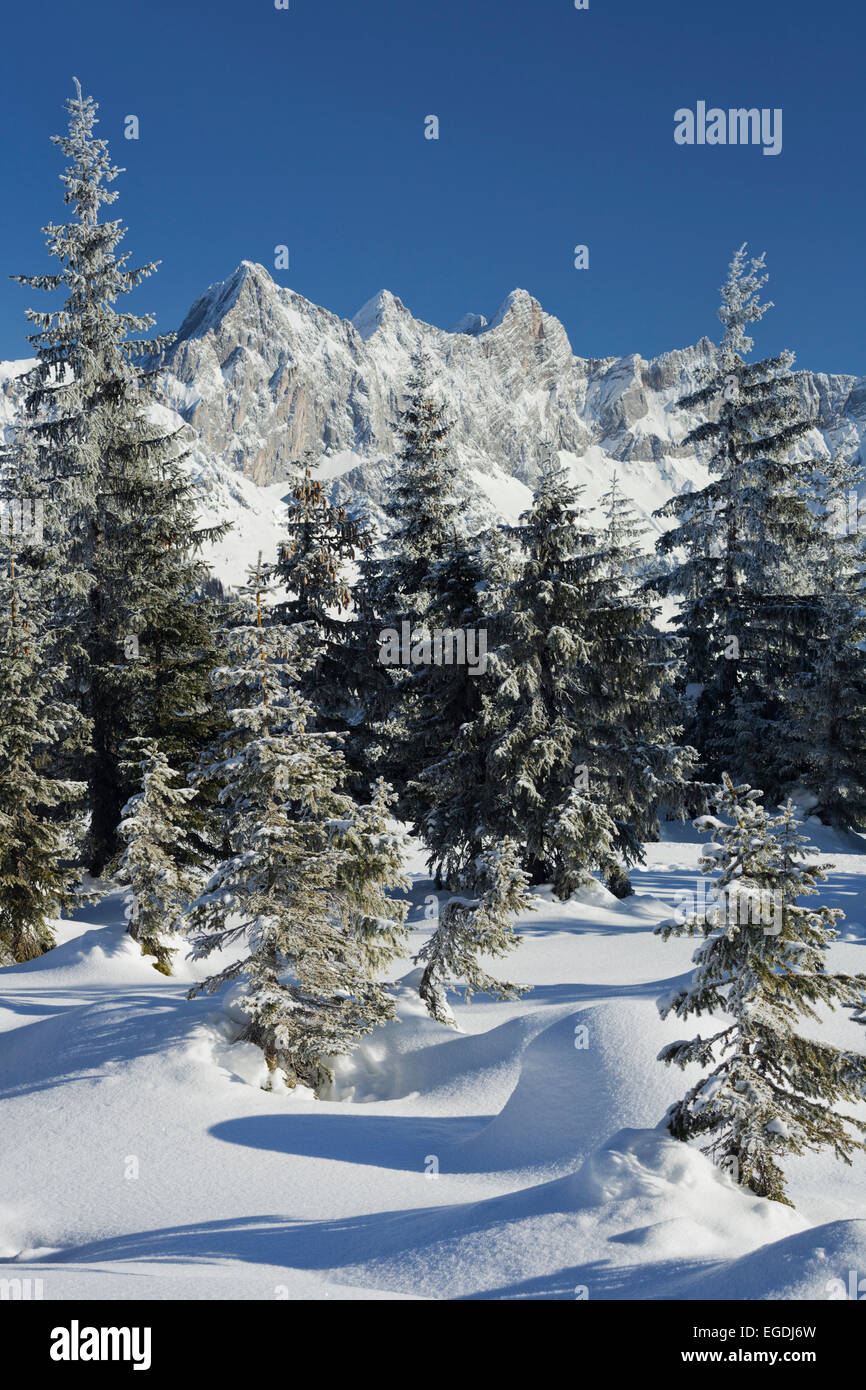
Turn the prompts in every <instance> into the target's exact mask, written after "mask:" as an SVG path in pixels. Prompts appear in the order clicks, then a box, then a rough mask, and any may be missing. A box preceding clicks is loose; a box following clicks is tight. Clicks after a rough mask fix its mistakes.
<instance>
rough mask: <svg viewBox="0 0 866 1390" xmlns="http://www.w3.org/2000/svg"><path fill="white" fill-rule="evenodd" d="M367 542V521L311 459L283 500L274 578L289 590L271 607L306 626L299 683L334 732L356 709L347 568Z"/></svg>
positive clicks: (350, 719) (353, 716)
mask: <svg viewBox="0 0 866 1390" xmlns="http://www.w3.org/2000/svg"><path fill="white" fill-rule="evenodd" d="M371 543H372V542H371V537H370V534H369V528H368V526H367V524H366V522H365V521H363V520H362V519H359V518H356V517H351V516H349V515H348V514H347V512H346V508H345V507H343V506H340V505H338V504H337V503H334V502H332V501H331V499H330V498H329V496H328V494H327V492H326V490H325V489H324V488H323V486H322V482H321V480H320V479H319V478H316V477H314V473H313V465H312V462H311V460H310V459H309V458H308V459H307V460H306V462H305V465H304V468H303V472H302V473H299V474H298V476H296V478H295V479H294V481H293V483H292V487H291V489H290V491H289V496H288V499H287V507H286V519H285V537H284V539H283V540H282V541H281V543H280V546H279V551H278V557H277V563H276V565H275V567H274V578H275V580H276V582H277V583H279V584H280V585H281V586H282V587H283V588H284V589H285V590H287V592H288V597H287V598H286V599H284V600H283V601H282V602H281V603H278V604H277V605H276V607H275V613H276V616H277V617H278V618H279V619H280V621H282V622H284V623H287V624H288V625H289V626H294V627H296V628H299V629H300V627H301V626H302V627H303V628H304V630H305V633H306V638H305V640H306V641H308V642H309V644H310V651H311V654H312V657H313V660H312V661H311V664H310V667H309V669H308V671H307V672H306V673H305V675H304V677H303V682H302V686H301V690H302V693H303V694H305V695H306V696H307V697H308V698H310V699H311V701H312V703H313V704H314V707H315V708H316V710H317V718H318V719H319V721H320V724H321V727H323V728H327V729H331V730H333V731H335V732H339V733H345V732H346V730H347V729H348V728H349V727H350V725H351V724H352V723H353V722H354V721H355V720H356V719H357V717H358V712H359V710H358V692H357V690H356V689H354V686H355V681H354V679H353V675H354V672H353V665H352V661H351V658H350V650H351V637H352V633H351V623H352V610H353V595H352V584H351V579H352V576H351V573H350V568H351V566H352V565H353V564H354V563H355V562H356V561H358V560H359V559H360V558H361V557H362V556H365V555H367V554H368V552H369V550H370V548H371Z"/></svg>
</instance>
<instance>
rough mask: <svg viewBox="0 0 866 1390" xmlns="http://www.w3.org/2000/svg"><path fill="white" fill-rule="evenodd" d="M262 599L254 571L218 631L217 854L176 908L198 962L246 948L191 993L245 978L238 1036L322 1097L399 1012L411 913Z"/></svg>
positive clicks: (397, 857)
mask: <svg viewBox="0 0 866 1390" xmlns="http://www.w3.org/2000/svg"><path fill="white" fill-rule="evenodd" d="M266 598H267V590H266V586H265V583H264V580H263V578H262V575H261V572H260V571H257V572H254V573H253V574H252V575H251V580H250V586H249V589H248V592H247V594H246V600H247V604H248V614H247V616H246V619H245V620H240V621H237V622H236V623H235V624H234V625H233V626H232V627H231V628H230V629H228V630H227V631H225V632H224V633H223V634H222V640H223V643H224V646H225V650H226V665H225V666H223V667H221V668H219V669H218V670H217V671H216V672H215V673H214V682H215V685H216V687H217V689H218V690H222V691H226V692H229V693H230V694H231V697H232V706H233V707H232V709H231V719H232V725H233V727H232V729H231V731H230V732H228V733H226V734H225V735H223V736H222V737H221V738H220V739H219V740H218V741H217V743H216V745H215V747H214V749H213V751H212V754H211V756H210V758H209V759H204V760H203V762H202V767H201V771H200V774H199V775H200V776H201V777H203V778H206V779H210V780H212V781H215V782H217V783H218V784H219V785H220V788H221V790H220V802H221V806H222V808H223V816H224V822H225V830H224V840H225V845H226V857H225V858H224V860H223V862H222V863H220V864H219V866H218V868H217V870H216V872H215V874H214V875H213V877H212V878H211V880H210V882H209V883H208V884H207V886H206V888H205V889H204V891H203V892H202V893H201V894H200V895H199V897H198V898H197V899H196V901H195V902H194V903H193V904H192V906H191V907H190V909H189V911H188V913H187V924H188V926H189V928H190V929H191V930H192V931H193V932H194V933H195V946H194V955H195V956H196V957H198V958H200V959H201V958H205V957H207V956H208V955H210V954H211V953H212V952H213V951H214V950H216V949H223V948H225V947H235V948H237V947H238V946H241V950H240V954H239V955H238V957H237V958H236V959H235V960H234V961H233V962H232V963H231V964H230V965H228V966H226V967H225V968H224V969H223V970H221V971H220V972H219V973H218V974H217V975H214V976H212V977H211V978H210V979H208V980H206V981H205V982H204V983H203V984H201V985H200V986H198V987H197V988H196V989H195V990H193V991H192V993H193V994H197V993H200V992H201V991H205V992H212V991H214V990H217V989H219V988H220V987H221V986H222V985H224V984H226V983H227V982H230V981H233V980H236V979H238V978H239V977H240V978H243V979H244V980H245V982H246V989H245V991H244V993H243V994H242V996H241V997H240V999H239V1001H238V1002H239V1006H240V1008H241V1009H242V1010H243V1012H244V1013H245V1014H246V1016H247V1020H248V1022H247V1024H246V1026H245V1028H244V1029H243V1031H242V1033H241V1035H240V1036H241V1038H243V1039H244V1040H247V1041H251V1042H254V1043H256V1044H257V1045H258V1046H259V1047H261V1048H262V1051H263V1052H264V1054H265V1059H266V1061H267V1065H268V1070H269V1073H270V1074H271V1075H273V1073H275V1072H277V1071H280V1072H281V1073H282V1075H283V1077H284V1079H285V1081H286V1083H287V1084H288V1085H289V1086H294V1085H295V1084H297V1083H302V1084H304V1085H306V1086H310V1087H311V1088H312V1089H314V1090H316V1091H319V1090H320V1089H321V1088H322V1087H323V1086H324V1085H326V1084H327V1083H328V1081H329V1080H330V1079H331V1077H332V1072H331V1067H330V1064H329V1059H331V1058H333V1057H336V1056H339V1055H342V1054H346V1053H348V1052H350V1051H351V1050H352V1049H353V1048H354V1047H355V1045H356V1044H357V1042H358V1040H359V1038H360V1037H362V1036H363V1035H364V1034H365V1033H368V1032H370V1031H371V1030H372V1029H373V1028H375V1027H376V1026H377V1025H378V1024H380V1023H384V1022H386V1021H387V1020H389V1019H391V1018H393V1017H394V1005H393V1001H392V999H391V998H390V996H389V995H388V993H387V992H386V990H385V989H384V987H383V985H382V984H381V983H380V981H379V980H378V979H377V978H376V972H377V970H378V969H381V967H383V966H384V965H385V964H387V962H388V961H390V960H392V959H393V958H394V957H395V956H398V955H401V954H403V952H404V941H405V928H404V926H403V919H404V917H405V914H406V910H407V904H406V903H405V902H404V901H402V900H400V899H392V898H390V897H389V896H388V895H387V889H388V888H389V887H401V886H403V884H404V883H405V879H404V875H403V869H402V861H403V851H404V843H403V837H402V836H400V835H398V834H394V833H393V832H392V831H391V830H390V829H389V827H388V820H387V818H388V812H389V792H388V790H387V788H386V787H384V785H380V786H379V787H377V789H376V793H375V796H374V800H373V802H372V803H371V804H370V805H369V806H366V807H362V806H358V805H357V803H356V802H355V801H353V799H352V798H351V797H350V796H348V795H346V793H345V792H343V791H342V789H341V788H342V783H343V780H344V778H345V774H346V767H345V761H344V759H343V756H342V753H341V752H340V750H339V748H338V747H337V746H336V744H337V741H338V740H337V739H336V738H335V736H334V735H333V734H330V733H328V732H324V731H317V730H316V729H315V727H314V725H315V710H314V709H313V707H312V706H311V705H310V703H309V702H308V701H307V700H305V699H304V698H303V697H302V696H301V695H300V694H299V693H298V690H297V682H298V678H299V676H300V675H301V674H302V671H303V668H304V664H305V661H306V659H307V656H308V654H307V653H305V651H304V643H303V637H302V634H299V632H298V631H297V630H296V629H292V628H289V627H286V626H285V625H283V624H281V623H277V622H274V620H273V618H272V615H271V614H270V613H269V612H268V611H267V608H266ZM241 943H243V944H241ZM269 1084H270V1077H269Z"/></svg>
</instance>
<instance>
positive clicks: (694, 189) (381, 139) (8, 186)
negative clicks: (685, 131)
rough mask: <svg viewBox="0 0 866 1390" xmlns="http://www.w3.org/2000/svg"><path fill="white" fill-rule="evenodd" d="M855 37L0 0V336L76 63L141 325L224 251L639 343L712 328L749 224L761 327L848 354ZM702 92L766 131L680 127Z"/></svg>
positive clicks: (354, 294) (773, 6)
mask: <svg viewBox="0 0 866 1390" xmlns="http://www.w3.org/2000/svg"><path fill="white" fill-rule="evenodd" d="M864 50H866V8H864V6H863V3H862V0H821V3H814V0H812V2H811V3H805V0H726V2H725V3H718V2H717V3H712V0H711V2H710V3H707V0H656V2H655V3H654V2H653V0H590V8H589V10H587V11H577V10H575V8H574V4H573V0H291V8H290V9H289V10H288V11H278V10H276V9H275V8H274V5H273V0H198V3H195V4H189V3H183V0H181V3H176V0H145V3H144V4H118V3H117V2H116V0H111V3H109V0H78V2H77V3H75V4H69V3H59V0H44V2H43V3H38V4H29V5H28V4H24V3H23V0H19V2H18V3H17V4H16V3H14V0H13V3H12V4H10V5H8V6H7V7H6V8H5V13H4V18H3V45H2V55H0V106H2V114H3V132H4V139H3V148H2V154H0V162H2V175H3V221H2V234H0V271H2V279H0V335H2V336H0V357H3V358H8V357H21V356H25V355H28V352H29V349H28V348H27V345H26V343H25V341H24V335H25V332H26V324H25V321H24V309H25V307H26V306H27V304H28V303H31V302H33V301H34V295H33V294H32V293H31V292H30V291H27V290H23V289H21V288H20V287H19V286H16V285H14V284H12V283H11V282H10V281H8V280H6V278H5V276H6V274H7V273H13V272H17V271H22V272H23V271H27V272H32V271H39V270H44V269H48V268H49V260H48V257H47V255H46V253H45V252H44V251H43V249H42V238H41V234H40V230H39V229H40V228H41V227H42V225H43V224H44V223H45V222H46V221H48V220H49V219H50V218H55V219H57V220H61V219H62V216H63V206H62V201H61V197H60V194H61V186H60V184H59V183H58V182H57V174H58V172H59V169H60V167H61V157H60V155H59V152H58V151H56V150H55V148H54V147H53V146H52V145H51V144H50V143H49V136H50V135H51V134H52V133H55V132H57V131H59V130H60V129H62V128H63V124H64V120H65V116H64V113H63V110H62V103H63V100H64V98H65V97H66V96H67V95H68V94H69V93H70V91H71V78H72V74H73V73H75V74H77V76H78V77H79V78H80V79H81V81H82V83H83V85H84V87H85V90H86V91H87V92H89V93H91V94H92V95H93V96H94V97H95V98H96V99H97V101H98V102H99V103H100V115H101V125H100V127H99V133H100V134H102V135H103V136H105V137H106V138H107V139H109V141H110V142H111V146H112V151H113V154H114V156H115V159H116V162H117V163H119V164H122V165H124V166H125V167H126V169H127V172H126V174H124V175H123V176H122V177H121V179H120V180H119V184H118V186H119V188H120V192H121V197H120V200H119V202H118V203H117V205H116V207H117V209H118V214H119V215H121V216H123V218H124V220H125V221H126V222H127V224H128V225H129V226H130V229H131V231H130V236H129V238H128V239H127V243H126V244H127V246H129V247H130V249H131V250H132V251H133V253H134V255H135V256H136V257H137V258H140V259H150V258H159V259H161V260H162V262H163V264H162V268H161V270H160V273H159V275H158V276H157V277H156V278H155V279H153V280H151V281H149V282H148V283H147V285H146V286H145V287H144V288H143V289H142V290H141V291H139V293H138V294H137V295H136V303H135V305H134V306H131V307H135V308H136V309H142V310H143V309H146V308H150V309H153V310H154V311H155V312H156V313H157V315H158V319H159V328H160V330H162V331H167V330H169V329H172V328H175V327H177V326H178V325H179V323H180V321H181V319H182V317H183V315H184V313H185V312H186V310H187V308H188V307H189V304H190V303H191V301H192V300H193V298H194V297H195V296H196V295H197V294H198V293H199V292H200V291H201V290H202V289H203V288H205V287H206V286H207V285H208V284H210V283H212V282H214V281H216V280H220V279H223V278H225V277H226V276H227V275H229V274H230V273H231V271H232V270H233V269H234V268H235V266H236V265H237V264H238V262H239V261H241V260H242V259H245V258H246V259H250V260H258V261H261V262H262V263H263V264H265V265H266V266H268V268H269V269H271V270H272V273H273V274H274V275H275V278H276V279H278V280H279V281H280V282H281V283H283V284H288V285H291V287H292V288H293V289H296V290H298V291H299V292H300V293H302V294H304V295H306V296H308V298H310V299H312V300H314V301H316V302H317V303H320V304H323V305H325V306H326V307H327V308H329V309H332V310H334V311H335V312H337V313H339V314H342V315H344V316H346V317H351V315H352V314H353V313H354V312H355V311H356V310H357V309H358V308H359V307H360V306H361V304H362V303H363V302H364V301H365V300H366V299H368V298H369V297H370V296H371V295H373V294H374V293H375V292H376V291H377V290H379V289H381V288H383V287H387V288H388V289H390V290H393V292H394V293H395V294H397V295H399V296H400V298H402V299H403V300H404V301H405V303H406V304H407V305H408V306H409V308H410V309H411V310H412V311H413V313H415V314H416V315H417V316H419V317H422V318H424V319H426V320H428V321H429V322H432V323H435V324H438V325H440V326H441V327H450V326H451V324H453V323H454V321H455V320H456V319H458V318H459V317H460V316H461V315H462V314H463V313H465V312H466V311H468V310H472V311H475V312H480V313H484V314H487V315H488V316H490V315H491V314H492V313H493V312H494V311H495V309H496V308H497V306H498V305H499V303H500V302H501V301H502V299H504V297H505V295H506V294H507V293H508V291H509V290H511V289H513V288H515V287H517V286H521V287H523V288H525V289H528V290H529V291H530V292H531V293H532V294H534V295H535V296H536V297H537V298H538V299H540V300H541V302H542V304H543V305H544V307H545V308H546V309H547V310H548V311H549V312H551V313H553V314H556V315H557V316H558V317H559V318H560V319H562V321H563V322H564V324H565V326H566V328H567V330H568V332H569V335H570V338H571V341H572V346H573V348H574V350H575V352H577V353H580V354H582V355H585V356H605V355H608V354H620V353H626V352H634V351H638V352H641V353H643V354H644V355H647V356H649V355H652V354H653V353H656V352H658V351H661V350H663V349H665V348H668V347H676V346H683V345H685V344H687V343H690V342H693V341H695V340H696V339H697V338H698V337H699V336H700V335H701V334H703V333H708V334H709V335H710V336H713V337H717V336H718V321H717V319H716V313H715V311H716V306H717V294H716V289H717V286H718V285H719V284H720V283H721V280H722V279H723V277H724V271H725V266H726V264H727V262H728V260H729V259H730V253H731V252H732V250H733V249H734V248H735V247H736V246H737V245H738V244H739V243H740V242H741V241H745V240H747V241H748V242H749V243H750V246H751V248H752V249H753V250H754V251H760V250H765V251H766V252H767V259H768V267H769V269H770V272H771V276H772V279H771V284H770V287H769V293H771V294H772V297H773V298H774V300H775V301H776V304H777V308H776V309H775V310H774V311H773V312H772V313H771V314H770V315H769V316H768V318H767V319H766V321H765V325H764V326H763V327H762V330H761V336H760V338H759V342H758V346H759V348H760V349H762V350H767V351H770V350H775V349H777V348H779V347H781V346H784V345H788V346H790V347H792V348H793V349H794V350H795V351H796V352H797V356H798V361H799V363H800V365H802V366H807V367H812V368H815V369H819V370H826V371H838V372H853V373H858V374H860V373H864V372H866V343H864V336H863V326H864V317H866V316H864V307H866V306H864V298H866V275H864V266H863V259H864V228H866V170H864V153H866V84H864V76H863V54H864ZM698 100H705V101H706V102H707V103H708V105H710V106H713V105H717V106H720V107H723V108H728V107H732V106H734V107H736V106H747V107H751V106H757V107H769V108H775V107H781V108H782V109H783V111H784V125H783V133H784V144H783V150H782V153H781V154H780V155H779V156H778V157H769V156H765V155H763V154H762V152H761V149H760V148H752V147H748V148H740V147H725V148H720V147H717V148H713V147H709V146H704V147H703V148H701V147H694V148H683V147H678V146H677V145H675V143H674V139H673V130H674V119H673V117H674V111H675V109H676V108H678V107H685V106H691V107H692V108H694V106H695V104H696V102H697V101H698ZM129 114H135V115H137V116H138V117H139V119H140V123H141V138H140V139H139V141H138V142H134V141H126V140H125V139H124V138H123V118H124V117H125V116H126V115H129ZM430 114H436V115H438V117H439V119H440V123H441V127H440V139H439V141H438V142H434V141H428V140H425V139H424V118H425V116H427V115H430ZM280 243H285V244H287V245H288V246H289V248H290V253H291V268H290V270H289V271H280V272H275V271H273V257H274V246H275V245H277V244H280ZM577 243H585V244H587V245H588V246H589V248H590V269H589V270H588V271H577V270H575V269H574V268H573V247H574V246H575V245H576V244H577ZM37 298H38V296H37ZM40 307H44V306H40Z"/></svg>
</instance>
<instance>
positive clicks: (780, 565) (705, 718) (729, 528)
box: [652, 246, 813, 793]
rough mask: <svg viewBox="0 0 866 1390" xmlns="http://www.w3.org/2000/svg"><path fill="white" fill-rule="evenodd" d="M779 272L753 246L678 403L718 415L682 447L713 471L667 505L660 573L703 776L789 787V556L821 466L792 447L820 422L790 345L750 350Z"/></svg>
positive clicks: (805, 528) (736, 263) (802, 530)
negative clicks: (807, 463) (771, 353)
mask: <svg viewBox="0 0 866 1390" xmlns="http://www.w3.org/2000/svg"><path fill="white" fill-rule="evenodd" d="M767 278H768V277H767V275H766V273H765V270H764V257H763V256H760V257H758V258H752V259H751V260H749V261H747V257H746V248H745V246H742V247H740V249H739V251H737V253H736V255H735V256H734V259H733V261H732V263H731V266H730V270H729V273H728V278H727V281H726V283H725V284H724V286H723V287H722V290H721V295H722V304H721V308H720V309H719V318H720V319H721V321H722V323H723V324H724V330H725V331H724V334H723V336H722V340H721V344H720V346H719V348H718V349H717V351H716V353H715V354H714V356H713V359H712V361H711V362H710V363H709V364H708V365H706V366H705V367H703V368H702V369H701V370H700V372H699V384H698V388H697V389H696V390H695V391H693V392H690V393H689V394H688V395H686V396H684V397H683V398H682V399H681V400H680V402H679V405H680V407H681V408H682V409H686V410H691V411H695V410H697V411H699V412H701V413H702V414H704V415H706V417H707V418H706V419H705V420H704V422H703V423H701V424H698V425H697V426H695V427H694V428H693V429H692V430H690V431H689V433H688V434H687V435H686V438H685V439H684V441H683V446H684V447H688V446H690V445H701V446H704V447H705V448H706V449H707V450H708V452H709V461H708V467H709V471H710V474H711V481H710V482H709V483H708V485H707V486H706V487H704V488H702V489H698V490H687V491H685V492H682V493H680V494H679V495H677V496H676V497H673V498H671V499H670V501H669V502H667V503H666V504H665V505H664V506H663V507H661V508H660V509H659V511H658V512H657V513H656V514H657V515H658V516H662V517H667V518H671V519H673V520H674V521H676V523H677V525H676V526H675V527H674V528H673V529H671V530H669V531H666V532H665V533H664V534H663V535H662V536H661V537H660V538H659V541H658V549H659V552H660V555H661V556H662V557H666V558H667V557H670V558H671V559H672V560H673V563H672V565H671V566H670V567H669V568H668V569H667V571H666V573H664V574H663V575H660V576H658V577H656V578H655V579H654V580H653V581H652V582H653V585H654V587H655V588H656V589H657V590H658V591H659V592H660V593H662V594H665V595H674V596H676V597H677V598H678V599H679V601H680V606H679V612H678V615H677V618H676V622H677V626H678V628H679V631H680V633H681V634H682V637H683V639H684V684H685V691H686V695H687V708H688V719H687V722H686V737H687V739H688V741H689V743H690V744H692V745H694V747H696V748H697V750H698V753H699V755H700V772H701V774H702V776H703V777H704V779H705V780H708V781H712V782H715V781H718V778H719V776H720V772H721V769H722V768H729V769H731V770H733V771H734V772H735V773H736V774H737V775H738V776H743V777H747V778H749V779H750V780H752V781H758V782H759V784H760V785H761V786H763V788H764V790H765V791H766V792H767V793H770V792H778V791H779V790H780V787H781V782H780V778H779V766H780V764H781V760H782V758H783V756H784V746H785V743H786V741H787V738H788V730H787V729H786V728H785V726H784V720H783V719H782V718H781V715H780V709H779V705H778V700H777V695H776V687H777V684H778V682H779V681H780V680H783V679H784V668H785V666H786V665H790V663H791V662H792V661H793V660H795V659H796V653H797V650H798V644H797V634H798V633H799V632H800V631H801V628H802V623H803V622H804V621H806V618H805V604H804V603H803V600H802V598H801V597H800V596H799V595H798V592H797V585H796V582H795V579H794V577H793V576H792V572H791V565H790V563H789V561H790V557H791V555H792V553H793V550H794V548H795V546H796V544H797V542H798V539H802V538H803V537H804V536H805V535H807V534H809V532H810V531H811V527H812V519H811V515H810V512H809V506H808V499H807V496H806V484H807V482H808V474H809V472H810V470H809V469H807V468H804V466H803V464H802V463H801V462H799V461H798V460H797V459H796V458H795V457H793V456H792V449H793V446H794V445H795V444H796V443H797V441H798V440H800V439H802V438H803V437H804V436H805V435H806V434H807V433H808V432H809V430H810V428H812V424H813V422H811V421H809V420H807V419H806V418H804V416H803V413H802V411H801V409H800V406H799V403H798V396H797V390H796V380H795V377H794V375H793V373H792V371H791V367H792V365H793V356H792V354H791V353H789V352H782V353H780V354H779V355H778V356H777V357H773V358H768V359H765V360H763V361H759V362H751V363H750V362H747V360H746V358H747V356H748V354H749V353H750V352H751V349H752V347H753V340H752V338H751V337H750V336H749V332H748V330H749V328H750V326H751V325H752V324H755V323H758V322H759V321H760V320H761V319H762V318H763V316H764V314H765V313H766V312H767V310H768V309H769V308H771V307H772V306H771V304H769V303H766V304H765V303H762V302H761V299H760V292H761V290H762V288H763V286H764V285H765V284H766V281H767Z"/></svg>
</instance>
